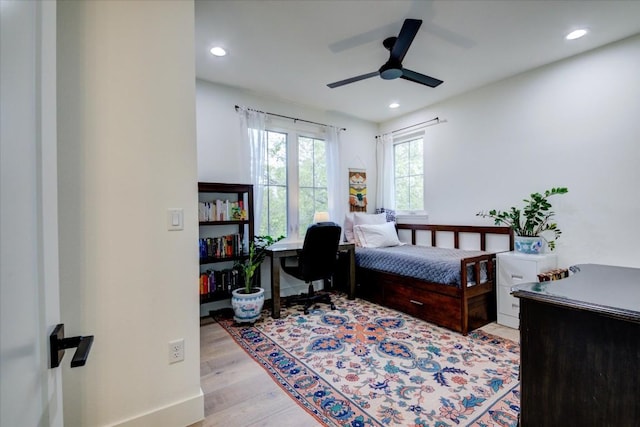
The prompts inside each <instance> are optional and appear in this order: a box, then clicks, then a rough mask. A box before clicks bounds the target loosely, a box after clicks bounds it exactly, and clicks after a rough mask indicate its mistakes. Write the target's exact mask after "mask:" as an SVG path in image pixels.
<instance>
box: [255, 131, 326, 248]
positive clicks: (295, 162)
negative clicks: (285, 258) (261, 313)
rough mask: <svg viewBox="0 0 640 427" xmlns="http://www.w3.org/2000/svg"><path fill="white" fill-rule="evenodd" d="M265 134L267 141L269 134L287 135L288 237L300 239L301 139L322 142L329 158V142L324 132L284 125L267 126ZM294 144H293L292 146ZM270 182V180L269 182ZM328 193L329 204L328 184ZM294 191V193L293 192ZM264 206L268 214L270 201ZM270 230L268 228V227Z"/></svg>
mask: <svg viewBox="0 0 640 427" xmlns="http://www.w3.org/2000/svg"><path fill="white" fill-rule="evenodd" d="M265 132H266V133H267V136H266V137H267V139H268V138H269V137H268V134H269V133H270V132H272V133H280V134H284V135H285V144H286V168H287V171H286V183H285V192H286V206H285V209H286V213H285V215H286V226H285V228H286V236H287V238H290V239H300V238H301V237H302V236H300V233H299V227H300V215H299V213H300V180H299V170H300V167H299V166H300V163H299V162H300V150H299V148H300V147H299V145H300V141H299V139H300V138H309V139H312V140H320V141H323V142H324V144H325V156H327V154H328V150H327V148H328V147H327V141H326V138H325V135H324V133H323V132H321V131H319V130H310V129H303V128H297V127H287V126H283V125H267V126H266V128H265ZM292 142H293V144H292ZM325 161H326V162H328V161H329V159H325ZM326 173H328V168H327V170H326ZM265 178H268V175H266V176H265ZM328 178H329V177H328V176H327V177H326V180H327V181H328ZM267 181H268V180H267ZM262 185H263V187H264V188H263V190H264V193H263V197H267V198H268V188H269V186H268V185H265V184H262ZM314 188H315V187H314ZM325 189H326V192H327V204H328V202H329V200H328V199H329V194H328V193H329V188H328V182H327V185H326V187H325ZM292 190H293V191H292ZM264 202H265V204H264V207H263V209H264V211H263V212H268V209H269V203H268V199H266V200H265V201H264ZM261 221H267V222H268V221H269V216H268V214H267V215H262V219H261ZM262 228H263V227H262V224H258V227H257V229H258V230H262ZM267 228H268V227H267Z"/></svg>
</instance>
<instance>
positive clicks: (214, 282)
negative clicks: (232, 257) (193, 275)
mask: <svg viewBox="0 0 640 427" xmlns="http://www.w3.org/2000/svg"><path fill="white" fill-rule="evenodd" d="M242 284H243V280H242V271H241V270H240V269H239V268H236V267H234V268H225V269H223V270H206V271H204V272H202V273H200V299H201V300H202V301H205V300H208V299H211V298H213V297H219V298H225V297H226V298H229V297H231V292H232V291H233V290H235V289H238V288H241V287H242V286H243V285H242Z"/></svg>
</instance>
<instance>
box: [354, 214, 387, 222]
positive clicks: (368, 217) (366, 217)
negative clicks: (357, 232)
mask: <svg viewBox="0 0 640 427" xmlns="http://www.w3.org/2000/svg"><path fill="white" fill-rule="evenodd" d="M385 222H387V214H386V213H384V212H382V213H379V214H368V213H363V212H356V213H354V214H353V225H362V224H384V223H385Z"/></svg>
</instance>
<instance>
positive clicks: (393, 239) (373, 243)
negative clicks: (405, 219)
mask: <svg viewBox="0 0 640 427" xmlns="http://www.w3.org/2000/svg"><path fill="white" fill-rule="evenodd" d="M353 233H354V235H355V238H356V244H357V245H358V246H361V247H363V248H385V247H388V246H399V245H401V244H402V243H401V242H400V240H399V239H398V233H397V232H396V225H395V223H393V222H384V223H382V224H362V225H354V226H353Z"/></svg>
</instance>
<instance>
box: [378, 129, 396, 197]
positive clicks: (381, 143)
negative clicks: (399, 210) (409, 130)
mask: <svg viewBox="0 0 640 427" xmlns="http://www.w3.org/2000/svg"><path fill="white" fill-rule="evenodd" d="M376 177H377V181H376V185H377V187H378V190H377V192H376V208H385V209H395V206H396V201H395V197H394V191H393V136H392V135H391V134H390V133H385V134H384V135H380V136H378V138H377V140H376Z"/></svg>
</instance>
